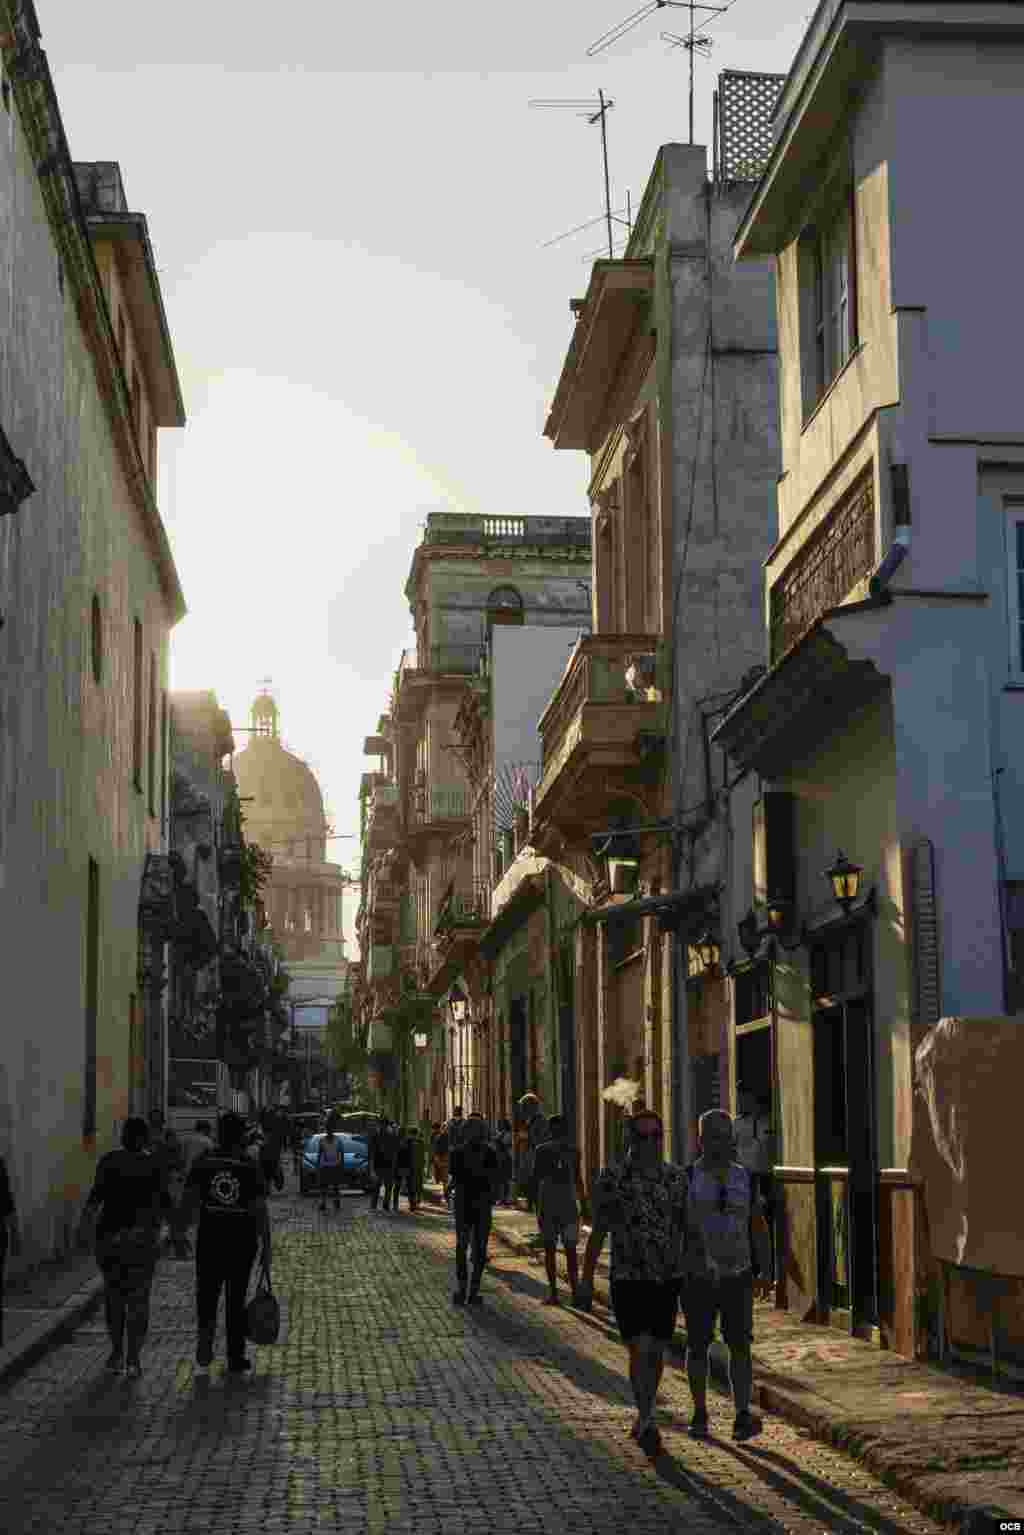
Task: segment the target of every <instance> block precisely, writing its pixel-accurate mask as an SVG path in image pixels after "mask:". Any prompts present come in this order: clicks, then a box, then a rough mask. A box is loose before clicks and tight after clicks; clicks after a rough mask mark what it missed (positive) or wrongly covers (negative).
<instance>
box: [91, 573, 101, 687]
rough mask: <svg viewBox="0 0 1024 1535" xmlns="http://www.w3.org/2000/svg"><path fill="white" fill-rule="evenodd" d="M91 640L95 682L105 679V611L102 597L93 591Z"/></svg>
mask: <svg viewBox="0 0 1024 1535" xmlns="http://www.w3.org/2000/svg"><path fill="white" fill-rule="evenodd" d="M89 642H90V647H91V650H92V677H93V681H94V682H102V681H103V613H102V611H101V609H100V599H99V597H98V596H97V595H96V593H95V592H94V593H93V597H92V613H91V616H90V621H89Z"/></svg>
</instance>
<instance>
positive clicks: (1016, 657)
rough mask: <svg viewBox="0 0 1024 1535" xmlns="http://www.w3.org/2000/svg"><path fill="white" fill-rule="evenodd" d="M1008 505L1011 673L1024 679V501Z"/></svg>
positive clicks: (1007, 546) (1022, 680)
mask: <svg viewBox="0 0 1024 1535" xmlns="http://www.w3.org/2000/svg"><path fill="white" fill-rule="evenodd" d="M1005 506H1006V597H1007V604H1006V605H1007V618H1008V620H1009V626H1010V676H1011V677H1012V678H1013V680H1014V681H1015V682H1024V500H1012V501H1010V500H1008V501H1006V502H1005Z"/></svg>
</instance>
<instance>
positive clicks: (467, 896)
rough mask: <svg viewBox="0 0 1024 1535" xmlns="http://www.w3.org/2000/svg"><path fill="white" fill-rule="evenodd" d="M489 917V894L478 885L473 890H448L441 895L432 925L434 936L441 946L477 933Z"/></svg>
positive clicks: (484, 925)
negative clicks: (435, 918)
mask: <svg viewBox="0 0 1024 1535" xmlns="http://www.w3.org/2000/svg"><path fill="white" fill-rule="evenodd" d="M489 917H490V896H489V893H488V891H487V890H486V889H485V888H484V887H483V886H480V887H479V888H478V889H474V890H449V891H448V892H447V894H446V895H445V896H444V897H443V899H442V901H441V904H440V906H439V907H438V912H437V922H436V923H435V925H434V937H435V938H436V939H437V941H438V943H439V944H440V945H441V946H442V947H447V946H450V945H451V944H452V943H453V942H456V941H457V940H459V939H461V938H463V937H465V936H467V935H468V936H469V937H470V938H472V937H473V936H475V935H477V934H479V933H480V932H481V931H482V930H483V928H484V927H486V925H487V922H488V920H489Z"/></svg>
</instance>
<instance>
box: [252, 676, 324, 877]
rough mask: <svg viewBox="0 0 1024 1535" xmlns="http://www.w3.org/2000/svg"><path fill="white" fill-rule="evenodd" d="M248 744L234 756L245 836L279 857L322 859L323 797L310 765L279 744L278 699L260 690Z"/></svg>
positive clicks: (254, 708) (254, 706) (253, 710)
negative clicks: (275, 699)
mask: <svg viewBox="0 0 1024 1535" xmlns="http://www.w3.org/2000/svg"><path fill="white" fill-rule="evenodd" d="M250 717H251V723H252V733H251V734H250V737H249V744H248V746H246V748H245V750H244V751H241V752H239V754H238V755H237V756H236V758H235V761H234V769H235V777H236V779H237V781H238V793H239V797H240V798H241V800H242V812H243V814H244V816H245V831H246V836H247V837H248V839H249V840H250V841H252V842H258V843H259V844H260V846H261V847H265V848H266V849H267V851H268V852H270V853H273V854H275V855H276V856H277V857H278V858H287V857H291V858H299V859H308V860H310V861H312V862H323V861H324V859H325V857H326V850H325V832H326V829H327V828H326V822H325V818H324V801H323V795H322V794H321V792H320V785H319V784H318V783H317V781H316V779H315V778H314V776H313V774H312V772H311V771H310V769H309V768H308V767H307V766H306V764H305V763H304V762H303V761H302V759H301V758H300V757H296V756H295V754H294V752H290V751H287V750H286V749H285V747H284V746H282V744H281V740H280V734H279V726H278V711H277V704H276V703H275V702H274V700H273V698H272V697H271V696H270V694H269V693H266V692H263V693H260V694H259V695H258V696H257V698H256V700H255V702H254V703H253V706H252V710H251V716H250Z"/></svg>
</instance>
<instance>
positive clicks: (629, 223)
mask: <svg viewBox="0 0 1024 1535" xmlns="http://www.w3.org/2000/svg"><path fill="white" fill-rule="evenodd" d="M623 214H625V217H624V218H623ZM606 217H607V215H606V214H604V213H599V214H598V215H597V218H594V219H587V220H586V222H585V223H583V224H577V225H576V226H575V227H574V228H573V229H567V230H566V231H565V233H564V234H560V235H555V238H554V239H553V240H545V241H544V244H543V245H542V246H541V250H542V251H544V250H548V249H550V247H551V246H552V245H560V244H561V242H562V241H563V240H568V239H570V238H571V236H572V235H578V234H582V232H583V230H584V229H593V227H594V225H595V224H603V223H604V222H605V219H606ZM612 223H613V224H624V225H625V227H626V231H627V233H626V241H627V243H628V241H629V236H630V235H631V234H632V232H633V205H632V203H631V202H630V197H629V193H628V192H627V193H626V206H625V207H624V208H616V209H615V212H614V213H613V214H612ZM619 238H620V239H621V236H620V237H619ZM603 254H604V246H603V245H602V247H601V249H600V250H596V251H588V252H587V254H586V255H585V256H584V257H583V258H582V259H583V260H584V261H593V260H594V259H595V258H596V257H598V256H602V255H603Z"/></svg>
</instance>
